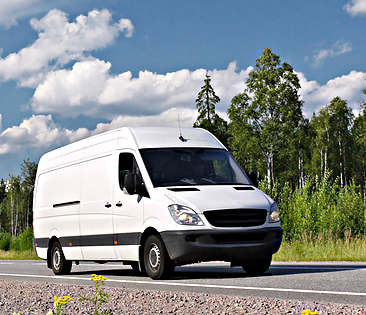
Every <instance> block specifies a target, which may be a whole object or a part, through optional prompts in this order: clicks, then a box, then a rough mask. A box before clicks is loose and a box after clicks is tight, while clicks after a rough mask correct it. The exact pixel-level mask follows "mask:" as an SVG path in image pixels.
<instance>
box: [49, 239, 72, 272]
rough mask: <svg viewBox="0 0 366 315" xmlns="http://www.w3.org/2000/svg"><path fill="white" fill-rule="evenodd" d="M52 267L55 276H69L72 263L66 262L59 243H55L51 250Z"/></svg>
mask: <svg viewBox="0 0 366 315" xmlns="http://www.w3.org/2000/svg"><path fill="white" fill-rule="evenodd" d="M50 259H51V267H52V270H53V272H54V274H55V275H66V274H69V273H70V271H71V267H72V261H70V260H66V259H65V256H64V253H63V252H62V247H61V245H60V243H59V242H54V243H53V245H52V248H51V257H50Z"/></svg>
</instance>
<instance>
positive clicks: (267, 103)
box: [228, 48, 303, 185]
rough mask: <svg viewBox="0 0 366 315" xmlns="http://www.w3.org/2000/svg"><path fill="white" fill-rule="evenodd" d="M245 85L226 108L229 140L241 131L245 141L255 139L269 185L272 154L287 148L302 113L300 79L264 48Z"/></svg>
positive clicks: (252, 141) (272, 177)
mask: <svg viewBox="0 0 366 315" xmlns="http://www.w3.org/2000/svg"><path fill="white" fill-rule="evenodd" d="M246 85H247V88H246V89H245V90H244V92H243V93H241V94H239V95H237V96H236V97H234V98H233V99H232V102H231V106H230V108H229V110H228V114H229V117H230V119H231V121H232V126H231V130H232V137H233V144H234V143H236V142H237V141H236V138H238V137H239V138H240V137H241V135H240V133H241V132H244V133H246V134H247V135H248V136H250V140H249V139H248V140H247V141H248V142H249V141H250V142H251V143H252V144H253V143H255V147H256V150H259V151H260V152H261V154H262V157H263V158H264V160H265V168H266V177H267V180H268V184H270V185H271V184H272V183H273V181H274V180H275V169H276V165H275V158H276V157H277V155H278V153H279V152H280V151H281V150H287V149H288V147H289V139H290V138H291V137H293V136H294V134H295V130H296V128H297V127H298V125H299V122H300V120H301V119H302V117H303V116H302V105H303V102H302V101H301V100H300V96H299V89H300V83H299V79H298V77H297V75H296V73H295V72H294V71H293V68H292V67H291V66H290V65H289V64H288V63H286V62H284V63H283V64H282V65H281V62H280V57H279V56H277V55H275V54H274V53H272V51H271V49H269V48H265V49H264V51H263V54H262V56H261V57H259V58H258V59H257V60H256V63H255V69H254V70H253V71H251V72H250V73H249V78H248V80H247V81H246ZM244 141H245V140H244ZM252 147H253V145H252ZM233 149H234V150H235V148H234V147H233Z"/></svg>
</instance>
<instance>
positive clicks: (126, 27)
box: [119, 19, 135, 38]
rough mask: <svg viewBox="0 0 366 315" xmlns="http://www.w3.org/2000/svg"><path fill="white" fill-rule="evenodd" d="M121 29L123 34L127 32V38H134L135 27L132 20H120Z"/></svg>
mask: <svg viewBox="0 0 366 315" xmlns="http://www.w3.org/2000/svg"><path fill="white" fill-rule="evenodd" d="M119 28H120V30H121V31H122V32H125V36H126V37H127V38H130V37H132V35H133V32H134V30H135V27H134V26H133V24H132V22H131V20H129V19H120V21H119Z"/></svg>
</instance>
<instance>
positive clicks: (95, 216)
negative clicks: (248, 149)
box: [33, 128, 282, 279]
mask: <svg viewBox="0 0 366 315" xmlns="http://www.w3.org/2000/svg"><path fill="white" fill-rule="evenodd" d="M33 204H34V209H33V216H34V219H33V227H34V248H35V251H36V253H37V255H38V256H39V257H40V258H42V259H46V260H47V264H48V267H49V268H52V269H53V271H54V273H55V274H67V273H69V272H70V271H71V266H72V262H73V261H74V262H75V263H76V264H78V263H79V261H81V260H89V261H97V262H106V261H121V262H123V263H124V264H128V265H131V266H132V268H133V269H134V270H136V271H140V272H143V273H147V275H149V276H150V277H151V278H153V279H161V278H164V277H167V276H168V275H169V273H170V272H171V271H172V270H173V269H174V266H178V265H184V264H190V263H195V262H201V261H211V260H220V261H228V262H231V264H232V265H233V266H237V265H240V266H243V268H244V270H245V271H246V272H247V273H249V274H259V273H263V272H265V271H266V270H267V269H268V267H269V266H270V264H271V259H272V254H274V253H275V252H276V251H277V250H278V249H279V247H280V244H281V240H282V229H281V227H280V220H279V214H278V209H277V205H276V203H275V202H274V201H273V200H272V199H271V198H270V197H268V196H267V195H265V194H264V193H263V192H262V191H260V190H259V189H257V188H256V187H254V186H253V185H252V183H251V181H250V180H249V179H248V177H247V176H246V175H245V173H244V172H243V171H242V170H241V169H240V167H239V166H238V165H237V164H236V162H235V161H234V159H233V158H232V157H231V155H230V154H229V152H228V151H227V150H226V148H225V147H224V146H223V145H222V144H221V143H220V142H219V141H218V140H217V139H216V138H215V137H214V136H213V135H212V134H210V133H209V132H208V131H206V130H203V129H196V128H183V129H182V130H181V134H180V132H179V130H178V129H177V128H120V129H116V130H113V131H109V132H106V133H103V134H100V135H97V136H93V137H90V138H87V139H84V140H81V141H78V142H75V143H72V144H70V145H67V146H64V147H62V148H59V149H56V150H54V151H51V152H49V153H46V154H45V155H43V156H42V158H41V159H40V161H39V165H38V171H37V178H36V184H35V190H34V202H33Z"/></svg>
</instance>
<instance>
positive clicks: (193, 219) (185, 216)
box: [168, 205, 204, 225]
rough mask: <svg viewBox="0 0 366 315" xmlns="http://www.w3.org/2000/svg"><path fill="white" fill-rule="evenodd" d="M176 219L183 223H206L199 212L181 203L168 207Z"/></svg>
mask: <svg viewBox="0 0 366 315" xmlns="http://www.w3.org/2000/svg"><path fill="white" fill-rule="evenodd" d="M168 209H169V212H170V214H171V216H172V217H173V219H174V221H175V222H177V223H178V224H182V225H204V224H203V222H202V221H201V219H200V217H199V216H198V214H197V213H196V212H195V211H194V210H192V209H191V208H188V207H185V206H181V205H171V206H169V207H168Z"/></svg>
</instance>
